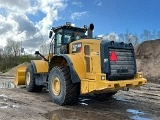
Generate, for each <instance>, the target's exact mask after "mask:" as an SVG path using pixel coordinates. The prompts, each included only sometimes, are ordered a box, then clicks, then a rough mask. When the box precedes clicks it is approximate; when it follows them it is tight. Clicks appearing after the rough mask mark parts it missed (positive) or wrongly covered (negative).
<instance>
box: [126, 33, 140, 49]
mask: <svg viewBox="0 0 160 120" xmlns="http://www.w3.org/2000/svg"><path fill="white" fill-rule="evenodd" d="M126 41H127V43H132V44H133V46H135V45H137V44H138V37H137V35H132V34H131V33H128V34H126Z"/></svg>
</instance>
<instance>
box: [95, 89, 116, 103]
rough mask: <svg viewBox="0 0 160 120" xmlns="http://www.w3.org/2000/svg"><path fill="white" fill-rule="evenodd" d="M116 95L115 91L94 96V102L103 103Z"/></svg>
mask: <svg viewBox="0 0 160 120" xmlns="http://www.w3.org/2000/svg"><path fill="white" fill-rule="evenodd" d="M116 93H117V91H115V92H110V93H102V94H94V95H95V98H96V100H98V101H105V100H109V99H111V98H112V96H113V95H115V94H116Z"/></svg>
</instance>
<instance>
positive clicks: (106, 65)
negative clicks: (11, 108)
mask: <svg viewBox="0 0 160 120" xmlns="http://www.w3.org/2000/svg"><path fill="white" fill-rule="evenodd" d="M93 29H94V25H93V24H90V26H89V27H87V26H84V27H83V28H81V27H74V26H71V24H70V23H69V22H68V23H66V24H65V25H63V26H59V27H52V29H51V31H50V34H49V38H51V39H52V40H51V44H50V50H49V54H48V55H47V56H43V55H42V54H40V53H39V51H36V52H35V54H38V55H40V56H41V57H42V60H31V61H30V64H29V65H28V66H26V67H18V68H17V70H16V76H15V84H16V85H26V89H27V91H28V92H40V91H41V90H42V89H43V88H44V87H45V88H46V89H48V91H49V94H50V97H51V99H52V100H53V102H55V103H57V104H59V105H68V104H73V103H74V102H75V101H77V99H78V97H79V95H80V94H88V93H93V94H94V95H96V97H101V96H103V99H106V97H111V96H112V95H114V94H116V92H117V91H118V90H123V89H129V88H134V87H138V86H141V85H144V84H146V82H147V80H146V79H145V78H143V74H142V73H141V72H137V70H136V60H135V54H134V47H133V45H132V44H131V43H124V42H114V41H108V40H98V39H94V38H93V37H92V31H93ZM86 32H87V33H88V34H87V35H86V34H85V33H86ZM53 33H54V35H53Z"/></svg>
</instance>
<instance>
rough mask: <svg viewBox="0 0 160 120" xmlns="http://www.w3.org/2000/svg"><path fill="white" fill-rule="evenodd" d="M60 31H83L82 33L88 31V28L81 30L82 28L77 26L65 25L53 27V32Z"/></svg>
mask: <svg viewBox="0 0 160 120" xmlns="http://www.w3.org/2000/svg"><path fill="white" fill-rule="evenodd" d="M60 29H70V30H74V31H82V32H86V31H87V27H84V28H81V27H75V26H71V25H63V26H58V27H52V30H53V31H54V32H57V31H58V30H60Z"/></svg>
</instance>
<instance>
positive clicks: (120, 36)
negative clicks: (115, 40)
mask: <svg viewBox="0 0 160 120" xmlns="http://www.w3.org/2000/svg"><path fill="white" fill-rule="evenodd" d="M118 37H119V41H121V42H122V41H123V42H124V41H125V37H124V34H119V35H118Z"/></svg>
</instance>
